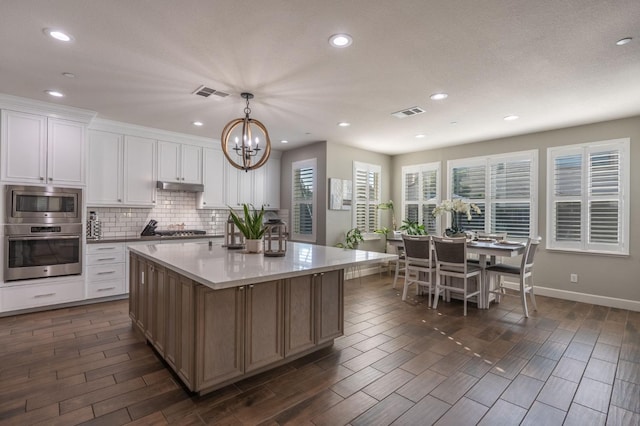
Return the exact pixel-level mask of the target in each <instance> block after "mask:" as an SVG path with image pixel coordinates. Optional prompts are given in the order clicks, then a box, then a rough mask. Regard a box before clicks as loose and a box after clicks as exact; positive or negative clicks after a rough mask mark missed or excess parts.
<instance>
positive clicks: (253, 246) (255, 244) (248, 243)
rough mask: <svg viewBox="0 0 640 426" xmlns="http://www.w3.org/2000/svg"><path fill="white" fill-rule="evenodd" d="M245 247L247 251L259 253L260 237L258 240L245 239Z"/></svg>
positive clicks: (260, 246)
mask: <svg viewBox="0 0 640 426" xmlns="http://www.w3.org/2000/svg"><path fill="white" fill-rule="evenodd" d="M245 247H246V248H247V252H248V253H261V252H262V239H259V240H249V239H247V240H245Z"/></svg>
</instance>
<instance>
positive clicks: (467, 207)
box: [433, 198, 482, 220]
mask: <svg viewBox="0 0 640 426" xmlns="http://www.w3.org/2000/svg"><path fill="white" fill-rule="evenodd" d="M472 210H473V212H474V213H476V214H481V213H482V212H481V211H480V208H479V207H478V206H477V205H475V204H474V203H467V202H465V201H464V200H463V199H462V198H456V199H454V200H444V201H442V202H441V203H440V204H438V205H437V206H436V207H435V208H434V209H433V215H434V216H440V215H442V214H444V213H449V212H455V213H463V214H466V215H467V220H471V211H472Z"/></svg>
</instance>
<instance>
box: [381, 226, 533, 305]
mask: <svg viewBox="0 0 640 426" xmlns="http://www.w3.org/2000/svg"><path fill="white" fill-rule="evenodd" d="M387 242H388V243H389V244H391V245H392V246H394V247H396V248H399V249H402V248H403V247H404V242H403V240H402V237H400V238H398V237H389V238H387ZM525 247H526V244H525V243H521V242H518V241H496V240H494V239H478V240H468V241H467V253H472V254H477V255H478V262H479V265H480V267H481V268H482V282H483V283H484V285H483V286H482V287H483V288H482V292H481V297H480V298H479V299H478V309H489V304H490V303H491V299H490V296H492V294H491V293H490V292H491V290H492V288H493V279H488V277H487V275H488V274H487V273H486V267H487V266H488V265H494V264H495V262H496V259H497V258H512V257H517V256H521V255H522V254H523V253H524V249H525Z"/></svg>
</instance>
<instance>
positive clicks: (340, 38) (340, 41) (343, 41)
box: [329, 34, 353, 48]
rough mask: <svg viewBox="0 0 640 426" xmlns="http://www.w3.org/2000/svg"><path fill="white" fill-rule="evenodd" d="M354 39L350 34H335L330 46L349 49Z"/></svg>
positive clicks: (330, 39)
mask: <svg viewBox="0 0 640 426" xmlns="http://www.w3.org/2000/svg"><path fill="white" fill-rule="evenodd" d="M351 43H353V39H352V38H351V36H350V35H349V34H334V35H332V36H331V37H329V44H330V45H331V46H333V47H340V48H341V47H349V46H351Z"/></svg>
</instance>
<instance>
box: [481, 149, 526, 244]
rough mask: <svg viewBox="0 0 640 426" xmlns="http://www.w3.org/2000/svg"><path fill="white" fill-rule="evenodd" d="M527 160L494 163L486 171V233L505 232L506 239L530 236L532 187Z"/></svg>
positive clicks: (517, 159)
mask: <svg viewBox="0 0 640 426" xmlns="http://www.w3.org/2000/svg"><path fill="white" fill-rule="evenodd" d="M531 164H532V159H531V156H528V155H526V156H524V157H523V158H516V157H513V158H511V159H504V160H502V159H498V160H495V161H494V162H492V164H491V168H490V173H491V174H490V182H491V187H490V191H489V198H490V201H491V202H490V205H489V209H490V221H489V222H490V230H491V232H506V233H507V236H508V237H509V238H527V237H529V235H530V234H531V210H532V205H533V204H532V191H531V188H532V186H533V183H532V176H533V174H532V173H531Z"/></svg>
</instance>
